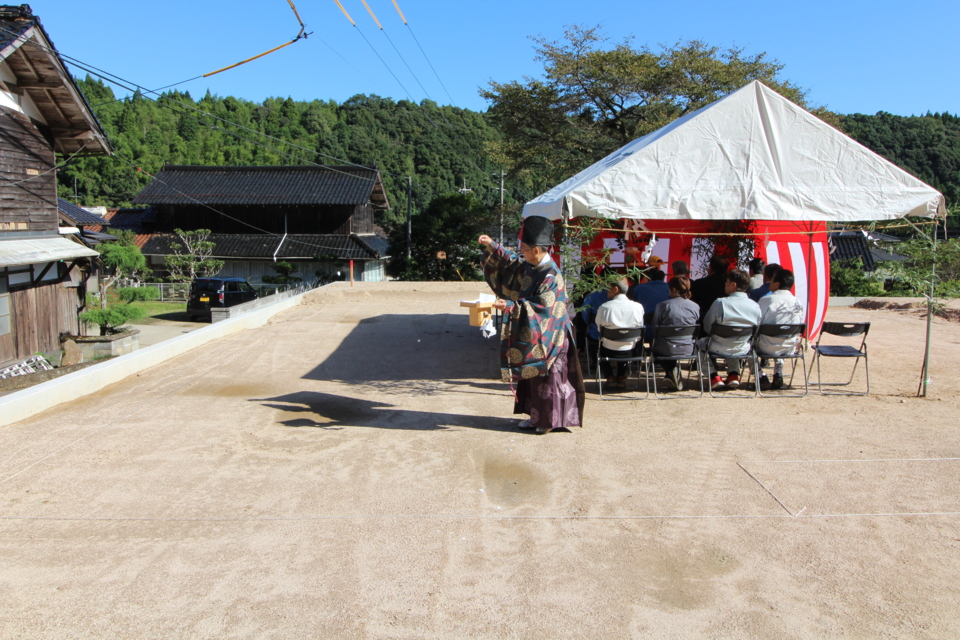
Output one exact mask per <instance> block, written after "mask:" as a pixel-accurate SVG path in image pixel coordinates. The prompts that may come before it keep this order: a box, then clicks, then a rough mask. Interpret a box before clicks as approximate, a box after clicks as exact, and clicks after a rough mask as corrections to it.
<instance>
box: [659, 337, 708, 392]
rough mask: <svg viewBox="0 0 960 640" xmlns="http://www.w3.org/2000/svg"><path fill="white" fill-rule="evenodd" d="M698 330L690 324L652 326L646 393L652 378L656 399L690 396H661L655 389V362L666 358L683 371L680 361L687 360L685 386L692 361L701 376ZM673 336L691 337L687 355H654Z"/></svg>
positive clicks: (701, 388)
mask: <svg viewBox="0 0 960 640" xmlns="http://www.w3.org/2000/svg"><path fill="white" fill-rule="evenodd" d="M699 330H700V327H699V326H697V325H695V324H691V325H685V326H677V327H654V328H653V332H652V334H651V342H650V350H649V351H648V352H647V393H650V378H653V395H654V396H656V398H657V399H658V400H675V399H677V398H683V397H690V396H678V395H674V396H661V395H660V394H659V393H658V391H657V370H656V369H657V364H656V360H668V361H670V362H672V363H673V364H674V365H676V366H679V367H680V370H681V371H683V366H682V365H681V362H683V361H687V362H688V365H687V386H689V385H690V376H691V375H693V363H696V365H697V376H698V378H699V379H702V378H703V373H702V371H701V369H700V356H699V355H698V354H697V345H696V340H697V332H698V331H699ZM674 338H691V339H692V340H693V344H691V345H690V353H689V354H688V355H682V356H658V355H654V354H655V353H656V351H655V350H656V348H657V347H658V346H663V345H665V344H667V343H669V342H670V341H671V339H674ZM696 397H698V398H702V397H703V384H702V383H701V385H700V395H699V396H696Z"/></svg>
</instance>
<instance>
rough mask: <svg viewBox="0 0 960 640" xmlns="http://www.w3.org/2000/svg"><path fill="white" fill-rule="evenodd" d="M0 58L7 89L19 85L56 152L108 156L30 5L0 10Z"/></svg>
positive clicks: (87, 109) (104, 139) (86, 106)
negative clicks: (6, 75)
mask: <svg viewBox="0 0 960 640" xmlns="http://www.w3.org/2000/svg"><path fill="white" fill-rule="evenodd" d="M18 40H19V42H18ZM0 52H2V53H3V54H4V56H3V58H2V59H3V62H4V63H5V65H6V69H7V71H8V72H10V73H11V74H12V75H13V81H12V82H10V81H9V80H8V81H7V84H14V85H19V86H20V90H22V91H23V92H24V93H25V95H27V96H29V97H30V98H31V99H32V100H33V103H34V105H35V106H36V108H37V109H39V110H40V112H41V113H42V114H43V116H44V119H45V120H46V125H47V126H48V127H49V130H50V132H51V134H52V136H53V139H54V146H55V147H56V149H57V151H59V152H60V153H63V154H74V153H77V154H83V155H90V154H110V153H113V149H112V147H111V146H110V142H109V141H108V140H107V137H106V134H105V133H104V131H103V128H102V127H101V126H100V122H99V121H98V120H97V117H96V115H94V113H93V110H92V109H91V108H90V104H89V103H88V102H87V99H86V97H84V95H83V93H81V91H80V88H79V87H78V86H77V83H76V81H75V80H74V79H73V76H72V75H71V74H70V72H69V71H68V70H67V68H66V65H65V64H64V62H63V60H62V59H61V58H60V54H59V53H58V52H57V48H56V46H54V44H53V41H52V40H51V39H50V36H49V35H48V34H47V32H46V30H45V29H44V28H43V24H41V22H40V18H39V17H37V16H35V15H33V13H32V11H31V9H30V5H28V4H21V5H0ZM78 134H82V135H78ZM90 134H93V135H92V136H90Z"/></svg>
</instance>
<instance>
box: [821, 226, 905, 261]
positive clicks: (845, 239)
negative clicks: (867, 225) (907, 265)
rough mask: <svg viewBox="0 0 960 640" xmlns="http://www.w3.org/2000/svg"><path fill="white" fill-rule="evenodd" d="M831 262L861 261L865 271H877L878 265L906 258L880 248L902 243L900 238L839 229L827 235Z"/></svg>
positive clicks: (857, 230) (859, 230)
mask: <svg viewBox="0 0 960 640" xmlns="http://www.w3.org/2000/svg"><path fill="white" fill-rule="evenodd" d="M827 237H828V246H829V247H830V262H831V264H834V263H845V264H853V263H854V262H856V261H857V260H859V261H860V264H861V266H862V267H863V270H864V271H876V270H877V267H878V263H881V262H888V261H899V260H903V259H904V256H902V255H899V254H896V253H893V252H891V251H888V250H887V249H885V248H883V247H881V246H880V243H884V244H887V245H890V244H895V243H897V242H900V238H898V237H896V236H891V235H887V234H883V233H877V232H868V231H864V230H862V229H854V230H849V231H848V230H843V229H838V230H834V231H831V232H830V233H828V234H827Z"/></svg>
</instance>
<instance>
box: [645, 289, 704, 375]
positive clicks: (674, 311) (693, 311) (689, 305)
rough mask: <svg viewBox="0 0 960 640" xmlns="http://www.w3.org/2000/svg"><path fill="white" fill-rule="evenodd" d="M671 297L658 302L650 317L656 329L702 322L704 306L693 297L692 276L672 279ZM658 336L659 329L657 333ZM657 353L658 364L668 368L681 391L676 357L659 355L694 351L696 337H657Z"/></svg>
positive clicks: (654, 345) (656, 360)
mask: <svg viewBox="0 0 960 640" xmlns="http://www.w3.org/2000/svg"><path fill="white" fill-rule="evenodd" d="M668 287H669V290H670V298H669V299H668V300H664V301H663V302H660V303H659V304H657V307H656V309H655V310H654V312H653V318H651V320H650V327H651V330H652V331H654V332H655V331H656V327H685V326H690V325H695V324H697V323H699V322H700V307H699V306H698V305H697V303H696V302H694V301H693V300H691V299H690V278H688V277H687V276H675V277H673V278H670V282H669V283H668ZM653 335H654V336H655V335H656V333H653ZM653 347H654V351H653V357H654V361H655V362H656V364H658V365H660V366H661V367H663V368H664V369H665V370H666V372H667V380H668V381H669V382H670V384H671V385H673V388H674V389H676V390H677V391H682V390H683V382H682V380H683V379H682V377H681V375H680V368H679V366H678V365H677V363H676V361H673V360H658V359H657V356H658V355H659V356H687V355H691V354H692V353H693V349H694V342H693V337H692V336H691V337H684V338H668V339H660V340H656V338H654V343H653Z"/></svg>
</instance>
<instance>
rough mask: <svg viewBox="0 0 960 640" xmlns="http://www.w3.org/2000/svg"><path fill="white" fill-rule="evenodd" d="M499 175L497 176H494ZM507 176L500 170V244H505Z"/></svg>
mask: <svg viewBox="0 0 960 640" xmlns="http://www.w3.org/2000/svg"><path fill="white" fill-rule="evenodd" d="M493 175H497V174H493ZM505 175H506V174H505V173H504V172H503V169H501V170H500V244H501V245H502V244H503V177H504V176H505Z"/></svg>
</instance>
